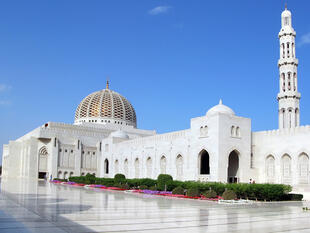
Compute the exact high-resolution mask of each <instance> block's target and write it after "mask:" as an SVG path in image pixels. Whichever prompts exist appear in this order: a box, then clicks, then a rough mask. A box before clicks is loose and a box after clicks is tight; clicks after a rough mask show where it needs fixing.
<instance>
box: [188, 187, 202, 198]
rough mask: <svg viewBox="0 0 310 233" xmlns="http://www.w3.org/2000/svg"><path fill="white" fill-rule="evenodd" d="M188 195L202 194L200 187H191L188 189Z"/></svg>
mask: <svg viewBox="0 0 310 233" xmlns="http://www.w3.org/2000/svg"><path fill="white" fill-rule="evenodd" d="M186 195H187V196H189V197H198V196H200V192H199V189H198V188H196V187H193V188H189V189H188V190H187V192H186Z"/></svg>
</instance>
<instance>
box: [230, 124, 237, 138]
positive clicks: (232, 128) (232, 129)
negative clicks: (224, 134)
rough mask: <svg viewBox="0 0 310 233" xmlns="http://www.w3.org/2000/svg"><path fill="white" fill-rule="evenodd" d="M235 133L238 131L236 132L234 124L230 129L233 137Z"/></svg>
mask: <svg viewBox="0 0 310 233" xmlns="http://www.w3.org/2000/svg"><path fill="white" fill-rule="evenodd" d="M235 134H236V132H235V126H232V127H231V129H230V135H231V136H232V137H234V136H235Z"/></svg>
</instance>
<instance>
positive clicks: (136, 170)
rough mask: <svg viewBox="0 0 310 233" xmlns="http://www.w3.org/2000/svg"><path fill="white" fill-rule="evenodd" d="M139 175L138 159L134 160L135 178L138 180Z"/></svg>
mask: <svg viewBox="0 0 310 233" xmlns="http://www.w3.org/2000/svg"><path fill="white" fill-rule="evenodd" d="M139 175H140V164H139V159H138V158H136V159H135V178H139Z"/></svg>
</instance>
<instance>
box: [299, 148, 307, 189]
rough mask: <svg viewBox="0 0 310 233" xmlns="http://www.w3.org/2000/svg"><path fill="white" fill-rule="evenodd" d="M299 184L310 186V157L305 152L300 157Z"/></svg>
mask: <svg viewBox="0 0 310 233" xmlns="http://www.w3.org/2000/svg"><path fill="white" fill-rule="evenodd" d="M298 183H299V184H309V156H308V155H307V154H306V153H304V152H303V153H301V154H300V155H299V156H298Z"/></svg>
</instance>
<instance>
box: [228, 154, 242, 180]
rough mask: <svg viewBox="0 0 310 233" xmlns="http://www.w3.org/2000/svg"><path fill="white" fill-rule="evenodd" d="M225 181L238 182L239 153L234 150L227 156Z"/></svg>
mask: <svg viewBox="0 0 310 233" xmlns="http://www.w3.org/2000/svg"><path fill="white" fill-rule="evenodd" d="M227 175H228V178H227V182H228V183H238V182H239V153H238V152H237V151H235V150H233V151H232V152H230V154H229V157H228V170H227Z"/></svg>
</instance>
